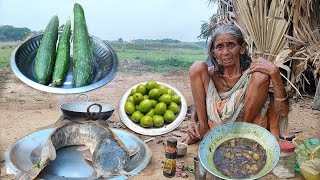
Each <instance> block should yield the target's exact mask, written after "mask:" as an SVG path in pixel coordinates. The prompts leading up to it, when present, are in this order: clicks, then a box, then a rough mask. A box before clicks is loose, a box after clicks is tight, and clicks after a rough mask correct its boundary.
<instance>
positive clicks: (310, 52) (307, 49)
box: [287, 0, 320, 88]
mask: <svg viewBox="0 0 320 180" xmlns="http://www.w3.org/2000/svg"><path fill="white" fill-rule="evenodd" d="M319 8H320V0H313V1H310V0H295V1H294V3H293V4H292V14H293V37H287V38H288V39H289V40H290V41H291V44H294V46H291V49H293V48H296V47H297V46H298V47H299V48H297V49H296V50H297V51H296V53H294V54H293V56H292V57H291V59H292V61H293V66H292V68H291V69H292V75H291V81H292V82H296V84H298V85H299V86H301V87H302V88H303V87H304V84H306V83H309V81H308V79H307V78H305V77H304V72H305V71H306V70H307V69H311V70H312V72H313V77H314V79H315V82H316V83H317V81H318V77H319V75H320V10H319Z"/></svg>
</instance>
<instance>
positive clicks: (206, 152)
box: [198, 122, 280, 179]
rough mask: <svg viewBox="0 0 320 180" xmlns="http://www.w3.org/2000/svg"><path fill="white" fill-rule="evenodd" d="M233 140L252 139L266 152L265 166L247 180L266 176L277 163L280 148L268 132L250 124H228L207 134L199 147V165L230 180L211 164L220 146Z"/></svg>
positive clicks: (215, 174)
mask: <svg viewBox="0 0 320 180" xmlns="http://www.w3.org/2000/svg"><path fill="white" fill-rule="evenodd" d="M233 138H247V139H252V140H254V141H256V142H258V143H259V144H260V145H261V146H262V147H263V148H264V149H265V150H266V153H267V160H266V165H265V166H264V168H263V169H262V170H261V171H260V172H259V173H258V174H256V175H255V176H252V177H250V178H248V179H258V178H260V177H262V176H264V175H266V174H268V173H269V172H270V171H271V170H272V169H273V168H274V167H275V166H276V164H277V163H278V161H279V156H280V147H279V144H278V142H277V140H276V138H275V137H274V136H273V135H272V134H271V133H270V132H269V131H268V130H266V129H265V128H262V127H261V126H258V125H255V124H251V123H244V122H234V123H229V124H225V125H221V126H218V127H216V128H214V129H213V130H211V131H210V132H208V134H207V135H206V136H205V137H204V138H203V139H202V141H201V142H200V145H199V150H198V155H199V158H200V161H201V164H202V165H203V166H204V168H205V169H206V170H207V171H208V172H209V173H211V174H213V175H214V176H217V177H219V178H223V179H230V177H228V176H225V175H223V174H222V173H220V172H219V171H218V170H217V169H216V167H215V165H214V163H213V155H214V151H215V150H216V149H217V148H218V146H219V145H220V144H222V143H223V142H225V141H227V140H229V139H233Z"/></svg>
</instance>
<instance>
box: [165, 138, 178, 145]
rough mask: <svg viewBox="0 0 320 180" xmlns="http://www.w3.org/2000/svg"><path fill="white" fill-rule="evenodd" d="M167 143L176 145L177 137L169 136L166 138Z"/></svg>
mask: <svg viewBox="0 0 320 180" xmlns="http://www.w3.org/2000/svg"><path fill="white" fill-rule="evenodd" d="M167 145H169V146H176V145H177V139H175V138H169V139H168V140H167Z"/></svg>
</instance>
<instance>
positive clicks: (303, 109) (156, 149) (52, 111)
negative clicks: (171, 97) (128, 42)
mask: <svg viewBox="0 0 320 180" xmlns="http://www.w3.org/2000/svg"><path fill="white" fill-rule="evenodd" d="M122 67H124V69H120V71H119V72H118V73H117V75H116V77H115V78H114V79H113V80H112V81H111V82H109V83H108V84H106V85H105V86H103V87H101V88H98V89H96V90H93V91H90V92H88V93H87V95H88V96H89V98H90V101H97V102H102V103H111V104H113V105H114V107H115V108H116V109H115V112H114V113H113V115H112V116H111V117H110V119H109V120H110V122H111V123H110V126H111V127H117V128H122V129H126V130H128V129H127V128H126V126H125V125H124V124H123V123H122V121H121V120H120V117H119V111H118V109H119V108H118V105H119V101H120V99H121V97H122V95H123V94H124V93H125V91H126V90H127V89H128V88H129V87H131V86H133V85H135V84H137V83H141V82H144V81H148V80H156V81H160V82H164V83H167V84H169V85H171V86H174V87H176V88H177V89H178V90H180V91H181V92H182V94H183V95H184V97H185V99H186V101H187V103H188V105H192V103H193V98H192V95H191V91H190V83H189V79H188V74H187V73H185V72H179V71H178V70H177V69H172V70H171V71H169V72H167V74H170V75H164V74H160V73H147V72H143V73H142V74H140V73H132V72H127V71H126V68H127V69H131V68H136V67H132V66H131V65H129V64H128V65H127V66H126V65H123V66H122ZM142 69H143V68H142ZM142 69H141V70H142ZM136 72H139V71H136ZM76 96H77V95H75V94H72V95H58V94H50V93H46V92H42V91H39V90H36V89H33V88H31V87H29V86H28V85H26V84H24V83H23V82H21V81H20V80H19V79H18V78H17V77H16V76H15V75H14V74H13V73H12V72H11V71H10V70H8V71H0V124H1V125H0V153H1V154H0V163H1V164H0V165H1V174H0V179H13V175H10V174H6V166H5V161H4V153H5V151H6V149H7V148H8V147H9V146H10V145H12V144H13V143H15V142H16V141H17V140H19V139H20V138H22V137H24V136H26V135H28V134H30V133H33V132H35V131H37V130H39V129H41V128H43V127H45V126H48V125H50V124H52V123H54V122H55V121H56V120H58V118H59V117H60V116H61V115H62V113H61V111H60V104H62V103H66V102H73V101H75V98H76ZM311 103H312V98H308V97H306V98H305V99H304V100H301V99H300V100H293V99H292V98H291V99H290V113H289V120H290V132H295V133H296V135H297V136H299V137H302V138H317V139H320V134H319V124H320V115H319V114H320V113H319V112H318V111H317V112H314V111H312V109H311ZM190 123H192V120H191V118H190V115H189V114H187V116H186V118H185V120H184V121H183V122H182V124H181V125H180V126H179V127H178V128H177V129H175V130H174V131H172V132H170V133H168V134H166V135H162V136H156V137H155V139H154V140H153V141H150V142H148V143H147V145H148V146H149V148H150V149H151V151H152V158H151V161H150V162H149V164H148V166H147V167H146V168H145V169H144V170H143V171H142V172H141V173H139V174H138V175H136V176H134V177H131V178H129V179H139V180H140V179H149V180H153V179H154V180H156V179H165V178H164V176H163V175H162V165H163V159H164V147H165V142H166V139H167V138H168V137H172V136H173V137H176V138H178V139H181V138H182V137H184V136H185V135H186V131H185V130H186V129H187V127H188V125H189V124H190ZM132 133H133V134H135V135H137V136H138V137H140V138H141V139H142V140H146V139H149V138H150V136H143V135H139V134H136V133H134V132H132ZM198 145H199V144H194V145H190V146H189V147H188V153H187V154H186V155H185V156H184V157H182V158H178V159H177V163H178V164H181V165H185V166H193V157H194V156H195V155H196V153H197V149H198ZM186 173H187V174H188V176H189V177H188V178H186V179H194V175H193V174H192V173H190V172H186ZM180 178H181V177H179V178H178V177H175V178H174V179H180ZM261 179H277V178H276V177H275V176H274V175H273V174H272V173H269V174H268V175H267V176H265V177H263V178H261ZM293 179H303V178H302V176H301V175H299V174H297V176H296V178H293Z"/></svg>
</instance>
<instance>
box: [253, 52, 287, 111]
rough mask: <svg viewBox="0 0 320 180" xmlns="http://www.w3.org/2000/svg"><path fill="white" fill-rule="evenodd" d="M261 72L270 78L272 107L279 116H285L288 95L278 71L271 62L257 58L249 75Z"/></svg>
mask: <svg viewBox="0 0 320 180" xmlns="http://www.w3.org/2000/svg"><path fill="white" fill-rule="evenodd" d="M253 72H261V73H264V74H267V75H268V76H269V77H270V80H271V83H272V85H273V90H274V106H275V110H276V111H277V113H278V114H279V115H280V116H286V115H287V114H288V113H289V101H288V95H287V93H286V90H285V88H284V85H283V83H282V79H281V75H280V70H279V68H278V67H277V66H276V65H274V64H273V63H272V62H270V61H267V60H265V59H263V58H261V57H259V58H257V59H256V60H255V61H254V63H252V65H251V67H250V73H253Z"/></svg>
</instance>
